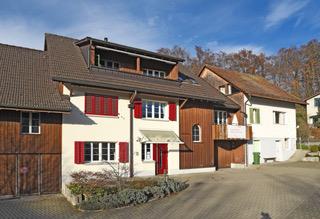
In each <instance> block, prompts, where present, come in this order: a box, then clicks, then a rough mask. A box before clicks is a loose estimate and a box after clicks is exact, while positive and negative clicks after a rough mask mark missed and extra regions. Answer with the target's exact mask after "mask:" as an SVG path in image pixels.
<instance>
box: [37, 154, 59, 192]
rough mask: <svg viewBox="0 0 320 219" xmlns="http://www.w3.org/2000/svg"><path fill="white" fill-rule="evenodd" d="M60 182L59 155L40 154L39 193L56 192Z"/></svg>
mask: <svg viewBox="0 0 320 219" xmlns="http://www.w3.org/2000/svg"><path fill="white" fill-rule="evenodd" d="M60 184H61V155H60V154H48V155H42V156H41V193H58V192H60Z"/></svg>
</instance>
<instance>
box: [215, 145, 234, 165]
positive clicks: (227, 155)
mask: <svg viewBox="0 0 320 219" xmlns="http://www.w3.org/2000/svg"><path fill="white" fill-rule="evenodd" d="M231 161H232V149H231V147H230V146H229V145H220V146H218V168H229V167H231Z"/></svg>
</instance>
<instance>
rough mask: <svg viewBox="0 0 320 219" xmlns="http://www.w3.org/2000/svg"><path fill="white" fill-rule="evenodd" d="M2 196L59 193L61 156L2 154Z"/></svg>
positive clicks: (0, 192) (0, 170) (0, 161)
mask: <svg viewBox="0 0 320 219" xmlns="http://www.w3.org/2000/svg"><path fill="white" fill-rule="evenodd" d="M0 176H1V177H0V196H19V195H31V194H44V193H58V192H60V188H61V154H44V155H41V154H0Z"/></svg>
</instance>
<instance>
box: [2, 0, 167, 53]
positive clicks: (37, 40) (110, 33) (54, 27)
mask: <svg viewBox="0 0 320 219" xmlns="http://www.w3.org/2000/svg"><path fill="white" fill-rule="evenodd" d="M96 3H97V4H93V3H92V1H77V2H76V4H75V3H69V2H68V3H66V4H65V7H64V8H63V9H61V8H60V6H59V5H60V4H61V2H57V1H56V2H55V4H53V3H52V2H49V3H48V4H45V3H44V2H42V3H41V8H40V9H39V8H38V9H37V11H35V12H34V14H37V13H40V12H38V11H41V13H46V14H41V15H39V17H40V18H43V19H34V17H32V16H30V15H29V14H28V13H24V12H23V11H22V12H19V13H16V14H14V15H6V16H0V42H1V43H7V44H14V45H19V46H25V47H31V48H37V49H43V44H44V43H43V36H44V35H43V34H44V33H45V32H50V33H56V34H61V35H66V36H69V37H74V38H79V39H80V38H83V37H86V36H91V37H96V38H100V39H103V38H104V37H108V38H109V39H110V40H111V41H114V42H118V43H123V44H127V45H131V46H137V47H142V48H145V49H151V50H155V49H157V48H160V47H161V45H162V44H163V43H164V40H162V39H165V36H164V35H165V33H166V31H165V28H162V25H161V24H160V21H159V17H157V16H150V17H148V16H144V15H143V14H142V13H141V14H140V15H138V16H137V14H135V13H134V11H133V10H132V7H131V5H130V4H121V3H119V1H118V2H105V1H103V2H96ZM30 5H31V4H30ZM37 7H40V6H39V5H38V6H37ZM29 10H32V9H29ZM0 12H1V9H0ZM31 12H32V11H31ZM0 14H2V13H0ZM160 28H162V31H160Z"/></svg>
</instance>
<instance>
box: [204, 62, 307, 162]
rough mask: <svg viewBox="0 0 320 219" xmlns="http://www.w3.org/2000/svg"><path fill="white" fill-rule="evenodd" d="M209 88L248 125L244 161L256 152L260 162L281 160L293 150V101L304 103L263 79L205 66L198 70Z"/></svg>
mask: <svg viewBox="0 0 320 219" xmlns="http://www.w3.org/2000/svg"><path fill="white" fill-rule="evenodd" d="M199 75H200V77H202V78H204V79H205V80H206V81H207V82H208V83H209V84H211V85H212V86H213V87H215V88H217V89H219V90H220V92H222V93H224V94H225V95H226V96H228V97H230V98H231V99H233V100H234V101H235V102H237V103H238V104H239V105H240V106H241V110H242V112H243V113H244V114H245V115H246V121H245V122H246V124H248V125H251V126H252V132H253V140H252V141H251V142H249V143H248V144H247V163H248V164H252V163H253V152H260V163H264V162H268V160H276V161H285V160H288V159H289V158H290V157H291V156H292V155H293V154H294V152H295V151H296V140H297V134H296V133H297V129H296V128H297V127H296V126H297V125H296V107H295V104H303V105H305V102H303V101H302V100H300V99H299V98H297V97H295V96H293V95H291V94H289V93H287V92H285V91H284V90H282V89H281V88H279V87H277V86H275V85H273V84H271V83H270V82H268V81H267V80H266V79H264V78H262V77H260V76H256V75H250V74H245V73H239V72H235V71H229V70H224V69H222V68H218V67H215V66H210V65H206V66H204V67H203V69H202V70H201V71H200V73H199Z"/></svg>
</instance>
